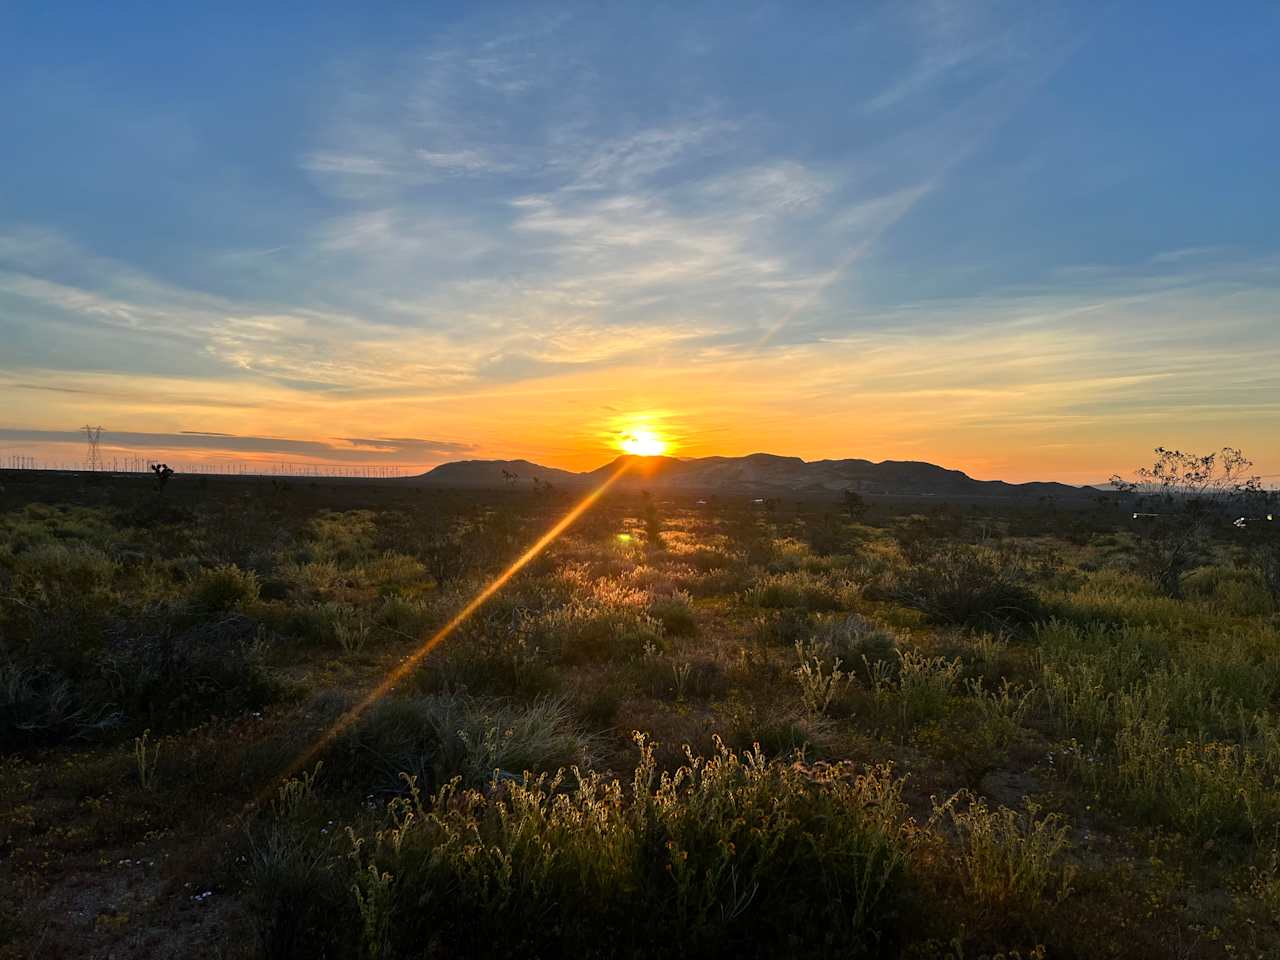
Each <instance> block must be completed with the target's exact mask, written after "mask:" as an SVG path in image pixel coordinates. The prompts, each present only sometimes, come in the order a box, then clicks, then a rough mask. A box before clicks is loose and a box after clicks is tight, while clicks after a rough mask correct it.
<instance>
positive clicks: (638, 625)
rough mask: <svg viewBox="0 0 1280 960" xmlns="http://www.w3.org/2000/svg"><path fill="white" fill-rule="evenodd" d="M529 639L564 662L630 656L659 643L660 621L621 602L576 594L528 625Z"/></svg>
mask: <svg viewBox="0 0 1280 960" xmlns="http://www.w3.org/2000/svg"><path fill="white" fill-rule="evenodd" d="M530 629H531V640H532V641H533V642H535V643H536V644H537V645H538V646H539V647H541V648H542V649H544V650H546V651H547V652H548V653H549V655H551V656H552V657H554V658H555V659H559V660H560V661H562V662H564V663H585V662H589V661H602V660H615V659H623V660H627V659H633V658H635V657H638V656H639V655H640V654H641V653H642V652H643V651H644V648H645V645H646V644H654V645H656V646H661V645H662V624H661V623H660V622H659V621H658V620H656V619H654V618H653V617H651V616H649V615H648V614H647V613H645V612H644V611H643V610H641V609H639V608H637V607H635V606H633V605H631V604H623V603H604V602H599V601H594V600H587V599H582V598H577V599H574V600H571V601H570V602H569V603H567V604H565V605H564V606H562V607H559V608H556V609H554V610H552V611H550V612H549V613H546V614H543V615H542V616H541V617H539V618H537V620H536V621H535V622H534V623H532V624H531V625H530Z"/></svg>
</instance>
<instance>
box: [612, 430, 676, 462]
mask: <svg viewBox="0 0 1280 960" xmlns="http://www.w3.org/2000/svg"><path fill="white" fill-rule="evenodd" d="M622 449H623V450H624V451H626V452H627V453H629V454H631V455H632V456H635V457H657V456H660V455H661V454H662V453H663V452H664V451H666V449H667V444H666V441H665V440H663V439H662V438H661V437H659V436H658V435H657V434H656V433H654V432H653V431H652V430H631V431H629V432H628V433H626V434H623V437H622Z"/></svg>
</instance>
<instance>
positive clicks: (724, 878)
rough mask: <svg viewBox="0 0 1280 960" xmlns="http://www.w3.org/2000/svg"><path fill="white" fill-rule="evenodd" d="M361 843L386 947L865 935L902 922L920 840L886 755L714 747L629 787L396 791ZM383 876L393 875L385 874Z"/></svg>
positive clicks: (848, 941)
mask: <svg viewBox="0 0 1280 960" xmlns="http://www.w3.org/2000/svg"><path fill="white" fill-rule="evenodd" d="M391 817H392V827H391V829H390V830H389V831H384V832H383V833H381V834H379V835H378V837H377V838H375V839H374V840H373V841H372V842H370V843H369V844H367V845H365V846H364V847H363V848H362V859H361V864H360V868H359V869H360V872H361V874H362V875H370V874H369V871H370V870H372V874H371V875H372V876H376V877H378V878H380V880H379V885H380V887H381V890H380V891H379V898H380V900H379V902H380V903H381V904H382V910H383V912H382V920H383V922H381V923H379V924H378V929H379V930H380V931H383V932H384V933H385V935H386V941H385V946H386V949H387V955H391V956H409V955H413V954H414V953H415V952H417V951H420V950H421V947H422V944H424V943H427V942H437V943H439V944H440V945H441V946H442V947H443V948H445V949H447V950H449V951H450V952H454V953H458V954H461V955H472V954H476V953H489V954H506V955H510V954H515V953H521V954H529V955H552V954H555V955H570V954H576V955H584V956H595V955H600V954H602V953H603V952H605V951H607V952H608V953H610V954H612V955H616V954H617V952H618V951H619V949H621V950H622V951H623V952H624V953H626V954H630V955H635V956H642V955H651V954H652V953H653V952H655V951H657V952H661V951H662V950H664V949H667V948H669V947H670V946H671V945H672V944H680V945H681V949H682V950H685V951H688V952H690V953H696V954H698V955H710V954H719V955H734V954H739V955H741V954H745V955H752V956H768V955H775V954H776V953H777V952H778V951H779V950H782V951H784V952H787V953H792V954H794V953H797V952H800V953H809V952H829V951H831V950H833V949H836V950H840V951H842V952H845V953H855V954H856V953H859V952H869V951H871V950H873V949H876V948H878V947H882V946H883V945H884V943H885V940H886V938H887V937H889V936H890V935H891V933H892V916H893V913H894V911H895V909H896V907H897V905H898V903H899V901H900V898H901V896H902V886H901V884H902V879H903V876H904V873H905V870H906V863H907V858H908V855H909V852H910V849H911V846H912V843H913V840H912V836H913V834H912V832H911V829H910V827H909V825H908V824H907V822H906V819H905V813H904V809H903V805H902V801H901V799H900V784H899V783H898V782H897V781H895V780H893V778H892V777H891V776H890V775H889V773H888V771H887V770H884V769H879V768H877V769H873V770H869V771H867V772H864V773H860V774H858V773H854V772H853V771H850V770H846V769H844V768H839V767H801V766H798V765H796V766H793V765H792V764H789V763H779V762H769V761H767V760H766V759H765V758H764V757H763V756H762V755H761V754H759V753H748V754H745V755H743V756H738V755H735V754H733V753H731V752H730V751H728V750H727V749H725V748H723V747H721V748H720V749H719V752H717V753H716V754H714V755H713V756H711V757H710V758H703V757H696V756H693V755H691V754H690V755H688V757H687V760H686V763H685V765H683V766H681V767H680V768H679V769H678V770H676V771H675V772H674V773H672V774H668V775H664V776H662V777H659V776H658V773H657V769H656V764H655V761H654V756H653V748H652V746H650V745H648V744H645V743H643V742H642V754H641V762H640V765H639V766H638V767H637V769H636V771H635V774H634V777H633V778H632V783H631V788H630V789H629V790H626V789H624V788H623V786H622V784H621V783H619V782H618V781H616V780H607V779H604V778H601V777H599V776H597V775H576V776H571V777H565V776H563V775H557V776H554V777H546V776H544V777H539V778H526V779H524V780H521V781H513V782H511V783H509V784H507V785H506V786H505V788H504V789H503V790H502V791H500V792H497V793H490V794H485V793H481V792H478V791H475V790H466V789H462V788H461V787H459V786H458V785H457V784H447V785H445V786H444V787H442V788H441V789H440V790H439V791H438V792H437V793H435V794H434V795H433V796H430V797H425V798H424V797H423V796H421V795H420V794H417V793H415V794H414V795H413V796H412V797H410V798H408V799H405V800H402V801H397V802H396V804H395V805H394V806H393V808H392V810H391ZM384 877H385V878H386V879H385V880H382V879H381V878H384Z"/></svg>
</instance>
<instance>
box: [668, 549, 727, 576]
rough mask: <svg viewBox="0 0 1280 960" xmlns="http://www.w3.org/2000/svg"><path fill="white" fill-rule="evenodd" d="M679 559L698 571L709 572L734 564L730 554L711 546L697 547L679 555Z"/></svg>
mask: <svg viewBox="0 0 1280 960" xmlns="http://www.w3.org/2000/svg"><path fill="white" fill-rule="evenodd" d="M680 559H681V560H682V561H683V562H685V563H687V564H689V566H691V567H693V568H694V569H695V570H697V571H698V572H699V573H710V572H711V571H713V570H724V569H725V568H727V567H731V566H733V565H734V563H735V561H734V558H733V556H732V555H731V554H728V553H725V552H723V551H721V550H716V549H713V548H711V547H698V548H696V549H694V550H691V551H690V552H688V553H683V554H681V555H680Z"/></svg>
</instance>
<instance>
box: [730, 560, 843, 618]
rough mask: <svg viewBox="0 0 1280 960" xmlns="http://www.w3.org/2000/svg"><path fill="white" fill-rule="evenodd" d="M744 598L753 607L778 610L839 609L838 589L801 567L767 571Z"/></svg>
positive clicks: (818, 610) (812, 610)
mask: <svg viewBox="0 0 1280 960" xmlns="http://www.w3.org/2000/svg"><path fill="white" fill-rule="evenodd" d="M745 601H746V602H747V603H749V604H752V605H753V606H757V607H764V608H765V609H772V610H779V609H787V608H798V609H803V610H808V611H810V612H813V613H818V612H821V611H824V610H839V609H840V608H841V606H842V605H843V604H842V602H841V598H840V593H839V591H838V590H837V589H836V588H835V587H833V586H832V585H831V584H830V583H828V582H827V581H826V580H825V579H823V578H822V577H821V576H818V575H816V574H813V573H808V572H805V571H802V570H795V571H792V572H790V573H775V574H766V575H765V576H764V577H762V578H761V579H759V580H758V581H756V584H755V586H753V587H752V588H751V589H750V590H748V591H747V593H746V596H745Z"/></svg>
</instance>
